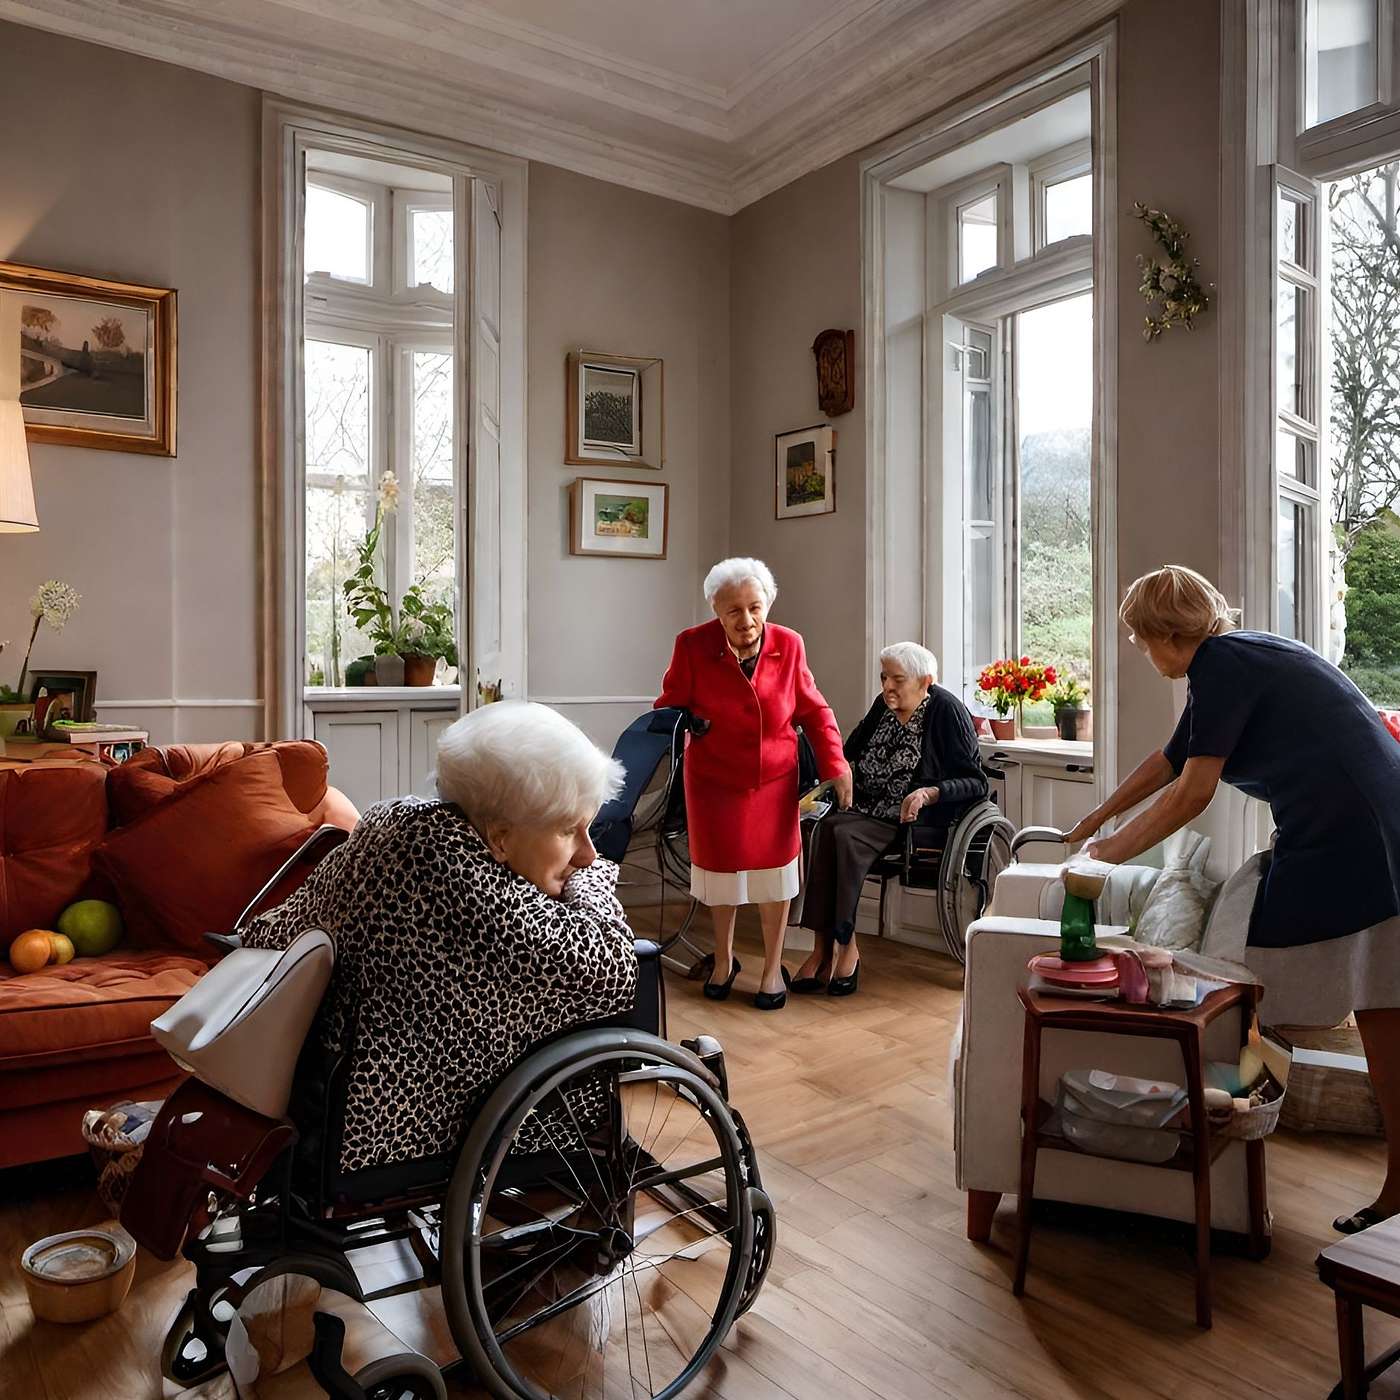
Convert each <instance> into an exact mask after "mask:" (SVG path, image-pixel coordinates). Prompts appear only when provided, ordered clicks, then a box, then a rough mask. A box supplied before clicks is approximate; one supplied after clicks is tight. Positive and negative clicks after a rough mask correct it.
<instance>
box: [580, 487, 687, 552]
mask: <svg viewBox="0 0 1400 1400" xmlns="http://www.w3.org/2000/svg"><path fill="white" fill-rule="evenodd" d="M667 495H668V491H667V487H666V483H665V482H663V481H657V482H651V481H604V480H599V479H598V478H596V477H590V476H581V477H578V478H577V479H576V480H575V481H574V482H573V483H572V484H571V485H570V487H569V553H570V554H612V555H617V556H619V557H622V558H629V559H664V558H665V557H666V535H667V531H668V529H669V528H670V520H669V519H668V515H667V507H668V502H667Z"/></svg>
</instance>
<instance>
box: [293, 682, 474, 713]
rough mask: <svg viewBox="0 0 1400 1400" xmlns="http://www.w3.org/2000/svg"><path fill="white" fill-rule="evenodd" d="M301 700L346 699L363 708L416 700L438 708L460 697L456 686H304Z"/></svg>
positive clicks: (340, 701) (317, 702)
mask: <svg viewBox="0 0 1400 1400" xmlns="http://www.w3.org/2000/svg"><path fill="white" fill-rule="evenodd" d="M301 698H302V701H303V702H304V703H305V704H307V705H343V704H345V703H346V702H347V701H350V702H358V703H360V704H362V705H364V707H365V708H366V709H381V708H383V707H384V706H385V705H394V706H399V705H405V704H412V703H417V704H419V705H420V706H421V707H422V708H425V709H426V708H428V707H429V706H433V707H437V708H442V709H449V708H450V709H454V710H455V709H456V708H457V707H458V706H459V705H460V704H461V700H462V687H461V686H459V685H346V686H329V685H308V686H306V687H304V688H303V690H302V692H301Z"/></svg>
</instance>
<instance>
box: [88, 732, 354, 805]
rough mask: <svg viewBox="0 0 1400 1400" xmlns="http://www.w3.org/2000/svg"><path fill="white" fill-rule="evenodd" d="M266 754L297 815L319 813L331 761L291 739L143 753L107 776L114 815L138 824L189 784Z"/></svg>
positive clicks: (313, 746)
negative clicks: (274, 762) (270, 756)
mask: <svg viewBox="0 0 1400 1400" xmlns="http://www.w3.org/2000/svg"><path fill="white" fill-rule="evenodd" d="M268 752H270V753H272V754H274V755H275V756H276V759H277V766H278V771H279V772H280V773H281V775H282V786H283V787H284V788H285V789H286V792H287V796H288V797H290V798H291V800H292V804H293V805H294V806H295V807H296V809H297V810H298V811H299V812H306V813H315V812H316V811H317V809H318V808H319V807H320V806H321V805H322V804H323V803H324V802H325V800H326V790H327V784H328V782H329V774H330V762H329V760H328V758H327V756H326V751H325V749H324V748H323V747H322V746H321V745H320V744H318V743H316V742H315V741H314V740H311V739H289V740H286V741H283V742H280V743H275V744H247V743H240V742H238V741H230V742H228V743H223V744H171V745H169V746H168V747H166V748H149V749H143V750H142V751H141V752H140V753H138V754H136V755H135V756H133V757H132V758H130V759H128V760H127V761H126V762H125V763H123V764H120V765H119V766H118V767H116V768H114V769H112V771H111V773H110V774H109V775H108V778H107V790H108V800H109V802H110V803H111V806H112V814H113V817H114V819H115V821H116V822H118V823H120V824H121V825H123V826H125V825H127V824H128V823H130V822H134V821H137V820H138V819H139V818H141V817H142V816H144V815H145V813H146V812H148V811H149V810H150V809H151V808H152V807H155V806H157V805H159V804H160V803H161V802H163V801H165V799H166V798H168V797H171V796H173V795H174V794H175V793H176V792H177V791H178V790H179V789H180V788H181V787H183V786H184V785H185V784H187V783H191V782H196V781H198V780H199V779H200V778H203V777H206V776H208V775H209V774H210V773H213V772H215V771H217V770H218V769H220V768H225V767H227V766H228V765H229V764H231V763H240V762H242V761H243V760H244V759H245V758H249V757H252V756H253V755H254V754H259V753H268ZM336 824H337V825H339V824H340V823H339V822H337V823H336Z"/></svg>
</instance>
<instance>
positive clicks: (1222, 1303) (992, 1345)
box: [0, 940, 1400, 1400]
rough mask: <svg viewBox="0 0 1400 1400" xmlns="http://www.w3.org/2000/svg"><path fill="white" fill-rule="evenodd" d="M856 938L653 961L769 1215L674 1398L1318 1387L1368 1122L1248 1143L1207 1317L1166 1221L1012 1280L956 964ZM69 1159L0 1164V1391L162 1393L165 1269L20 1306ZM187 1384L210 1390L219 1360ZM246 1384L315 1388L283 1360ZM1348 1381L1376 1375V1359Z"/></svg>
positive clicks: (1081, 1235)
mask: <svg viewBox="0 0 1400 1400" xmlns="http://www.w3.org/2000/svg"><path fill="white" fill-rule="evenodd" d="M741 951H742V949H741ZM864 957H865V961H864V966H863V968H862V972H861V987H860V991H859V993H858V994H857V995H856V996H855V997H853V998H851V999H849V1000H831V999H828V998H826V997H805V998H804V997H795V998H792V999H791V1000H790V1001H789V1004H788V1006H787V1008H786V1009H785V1010H783V1011H781V1012H777V1013H770V1014H762V1013H759V1012H756V1011H755V1010H754V1009H753V1008H752V1006H751V1005H750V1004H749V997H748V995H747V993H748V992H750V991H752V989H753V986H754V975H753V974H754V973H756V971H757V966H758V962H759V959H758V958H757V957H756V956H752V955H750V954H747V953H746V954H745V958H744V961H745V963H746V964H747V966H746V969H745V971H744V973H743V974H742V975H741V977H740V979H739V983H738V986H737V988H736V992H735V996H734V997H733V998H732V999H731V1000H730V1001H729V1002H728V1003H725V1004H715V1003H710V1002H706V1001H704V1000H703V999H702V998H701V996H700V989H699V985H698V984H697V983H693V982H684V981H681V980H679V979H677V980H674V981H673V982H672V983H671V986H670V1014H671V1034H672V1036H673V1037H675V1038H677V1039H679V1038H680V1037H681V1036H688V1035H692V1034H694V1033H696V1032H698V1031H707V1032H710V1033H712V1034H714V1035H716V1036H718V1037H719V1038H720V1040H721V1041H722V1042H723V1043H724V1046H725V1049H726V1052H727V1056H728V1064H729V1075H730V1083H731V1093H732V1098H733V1100H734V1102H735V1103H736V1104H737V1105H738V1106H739V1107H740V1108H741V1109H742V1111H743V1113H744V1115H745V1117H746V1119H747V1120H748V1123H749V1125H750V1127H751V1128H752V1130H753V1133H754V1137H755V1139H756V1140H757V1142H758V1143H759V1145H760V1148H761V1150H762V1153H763V1158H764V1166H763V1170H764V1181H765V1185H766V1186H767V1187H768V1189H769V1191H770V1193H771V1194H772V1195H773V1196H774V1198H775V1201H776V1203H777V1209H778V1218H779V1232H780V1240H779V1248H778V1251H777V1257H776V1259H775V1262H774V1265H773V1269H772V1272H771V1274H770V1275H769V1279H768V1283H767V1286H766V1288H765V1289H764V1292H763V1294H762V1296H761V1297H760V1298H759V1301H758V1303H757V1305H756V1307H755V1308H754V1310H753V1312H752V1313H750V1314H749V1315H748V1316H747V1317H746V1318H744V1319H743V1320H742V1321H741V1322H740V1323H739V1325H738V1326H737V1327H736V1329H735V1330H734V1332H733V1334H732V1335H731V1336H730V1338H729V1340H728V1342H727V1344H726V1345H725V1347H724V1348H723V1350H722V1351H721V1353H720V1356H719V1357H718V1358H717V1359H716V1360H715V1361H714V1362H713V1363H712V1364H711V1366H710V1368H709V1370H708V1372H707V1373H706V1377H705V1380H704V1382H703V1383H700V1384H697V1385H696V1387H695V1388H694V1391H693V1392H692V1393H693V1394H695V1395H697V1396H706V1397H712V1398H713V1397H724V1400H787V1397H792V1400H870V1397H874V1396H882V1397H894V1398H895V1400H930V1397H934V1398H936V1397H944V1396H950V1397H956V1400H991V1397H1000V1396H1023V1397H1027V1400H1053V1397H1070V1396H1073V1397H1089V1396H1092V1397H1129V1396H1154V1397H1163V1400H1168V1398H1170V1400H1203V1398H1204V1397H1214V1396H1232V1397H1234V1396H1239V1397H1287V1400H1322V1397H1323V1396H1325V1395H1326V1394H1327V1393H1328V1391H1329V1390H1330V1389H1331V1387H1332V1385H1333V1384H1334V1383H1335V1381H1336V1378H1337V1369H1336V1362H1335V1356H1334V1347H1335V1340H1334V1323H1333V1311H1332V1299H1331V1295H1330V1294H1329V1293H1328V1292H1327V1290H1325V1289H1324V1288H1322V1286H1321V1285H1320V1284H1318V1282H1317V1281H1316V1276H1315V1274H1314V1269H1313V1260H1314V1258H1315V1257H1316V1254H1317V1251H1318V1249H1319V1247H1320V1246H1321V1245H1323V1244H1325V1243H1328V1242H1330V1241H1331V1240H1332V1239H1333V1238H1335V1237H1334V1236H1333V1235H1332V1233H1331V1230H1330V1229H1329V1222H1330V1221H1331V1219H1332V1218H1333V1216H1334V1215H1336V1214H1338V1213H1339V1212H1341V1211H1342V1210H1350V1209H1353V1208H1355V1207H1356V1206H1358V1205H1360V1204H1363V1203H1365V1202H1368V1201H1369V1200H1370V1199H1371V1194H1370V1193H1372V1192H1373V1191H1374V1189H1375V1187H1376V1185H1377V1183H1378V1181H1379V1176H1380V1163H1381V1150H1380V1145H1379V1143H1377V1142H1375V1141H1373V1140H1366V1139H1359V1138H1323V1137H1294V1136H1291V1135H1289V1134H1287V1133H1283V1132H1280V1133H1279V1134H1277V1135H1276V1136H1275V1137H1274V1138H1272V1139H1271V1140H1270V1143H1269V1149H1268V1170H1269V1189H1270V1197H1271V1205H1272V1208H1273V1211H1274V1218H1275V1223H1274V1244H1273V1252H1272V1254H1271V1256H1270V1257H1269V1258H1268V1259H1267V1260H1266V1261H1264V1262H1263V1263H1251V1262H1249V1261H1248V1260H1245V1259H1243V1258H1231V1257H1220V1258H1218V1259H1217V1261H1216V1265H1215V1289H1216V1291H1215V1327H1214V1330H1213V1331H1211V1332H1209V1333H1203V1332H1200V1331H1199V1330H1198V1329H1197V1328H1196V1327H1195V1326H1194V1325H1193V1323H1192V1291H1191V1290H1192V1271H1191V1258H1190V1254H1189V1252H1188V1242H1187V1240H1186V1237H1185V1235H1184V1234H1183V1233H1180V1232H1178V1231H1176V1230H1175V1229H1174V1228H1172V1227H1163V1226H1138V1225H1136V1224H1134V1223H1132V1222H1130V1223H1128V1224H1126V1225H1120V1226H1116V1227H1113V1228H1111V1229H1106V1228H1104V1227H1103V1226H1102V1225H1099V1226H1098V1227H1097V1228H1093V1227H1087V1226H1086V1225H1085V1224H1084V1222H1083V1221H1075V1222H1064V1221H1061V1222H1058V1223H1056V1222H1052V1223H1047V1224H1046V1225H1045V1226H1044V1227H1038V1228H1037V1232H1036V1239H1035V1246H1034V1250H1033V1253H1032V1260H1031V1273H1030V1279H1029V1284H1028V1287H1027V1295H1026V1297H1025V1298H1024V1299H1023V1300H1021V1301H1018V1300H1016V1299H1014V1298H1012V1296H1011V1288H1010V1273H1011V1261H1010V1254H1011V1248H1012V1245H1013V1239H1014V1234H1013V1220H1012V1215H1011V1211H1012V1210H1013V1209H1014V1201H1008V1202H1006V1203H1004V1204H1003V1207H1002V1210H1001V1213H1000V1214H999V1216H998V1218H997V1222H996V1226H995V1229H994V1231H993V1236H992V1243H991V1244H990V1245H989V1246H977V1245H973V1244H969V1243H968V1242H967V1240H966V1239H965V1237H964V1234H963V1224H964V1219H963V1209H964V1208H963V1198H962V1196H961V1194H960V1193H959V1192H958V1191H957V1189H956V1188H955V1187H954V1185H953V1144H952V1118H951V1114H950V1111H949V1102H948V1096H949V1075H948V1048H949V1042H950V1039H951V1036H952V1033H953V1028H954V1026H955V1024H956V1020H957V1017H958V1014H959V1006H960V988H961V977H960V973H959V972H958V970H957V969H956V968H955V967H954V966H953V965H952V964H951V963H950V962H947V961H946V960H943V959H940V958H937V957H934V956H933V955H931V954H926V953H923V952H920V951H917V950H913V949H908V948H902V947H900V946H898V945H892V944H880V943H878V942H874V941H869V940H868V941H867V943H866V948H865V954H864ZM796 961H797V959H796V958H790V959H789V964H790V966H795V965H796ZM69 1176H70V1184H69V1185H68V1186H67V1187H66V1188H65V1189H56V1190H55V1189H45V1174H44V1173H38V1174H36V1173H33V1172H30V1173H28V1174H27V1175H26V1176H25V1177H24V1178H23V1179H22V1181H21V1182H20V1183H19V1185H18V1186H16V1185H15V1183H14V1182H10V1183H7V1182H6V1179H5V1178H4V1177H0V1397H4V1400H88V1398H89V1397H91V1400H99V1397H100V1398H101V1400H128V1397H129V1398H130V1400H144V1397H147V1396H159V1395H162V1394H164V1395H167V1396H168V1395H173V1394H175V1393H176V1391H175V1388H174V1387H171V1386H168V1385H165V1386H164V1389H163V1388H162V1385H163V1383H162V1382H161V1381H160V1379H159V1375H158V1356H159V1347H160V1341H161V1337H162V1334H163V1332H164V1328H165V1324H166V1321H167V1320H168V1318H169V1317H170V1315H171V1314H172V1313H173V1311H174V1308H175V1305H176V1303H177V1301H178V1299H179V1298H180V1297H181V1296H182V1295H183V1291H184V1289H185V1288H186V1287H187V1286H188V1283H187V1281H186V1275H187V1272H188V1269H187V1267H186V1266H180V1265H167V1266H161V1265H157V1264H155V1263H154V1262H153V1261H150V1260H148V1259H143V1260H142V1262H141V1267H140V1269H139V1272H138V1274H137V1282H136V1285H135V1287H134V1288H133V1290H132V1293H131V1296H130V1298H129V1299H128V1301H127V1303H126V1305H125V1307H124V1308H123V1309H122V1310H121V1312H120V1313H118V1314H117V1315H115V1316H114V1317H112V1318H109V1319H106V1320H104V1321H103V1322H100V1323H97V1324H93V1325H90V1326H88V1327H86V1328H63V1327H57V1326H52V1325H49V1324H44V1323H36V1322H34V1321H33V1320H32V1318H31V1317H30V1314H29V1311H28V1308H27V1306H26V1302H25V1295H24V1290H23V1285H22V1282H21V1280H20V1278H19V1274H18V1269H17V1259H18V1255H19V1252H20V1250H21V1249H22V1247H23V1246H24V1244H26V1243H27V1242H29V1241H32V1240H34V1239H35V1238H37V1237H39V1236H41V1235H44V1234H47V1233H50V1232H52V1231H55V1230H62V1229H71V1228H75V1227H77V1226H79V1225H84V1224H92V1223H96V1222H98V1221H100V1220H101V1219H102V1216H103V1211H102V1208H101V1206H100V1204H99V1203H98V1201H97V1199H96V1197H95V1195H93V1194H92V1192H91V1190H90V1189H88V1188H86V1187H85V1186H84V1185H82V1184H77V1185H74V1184H71V1178H72V1173H71V1172H70V1173H69ZM50 1179H52V1178H50ZM21 1192H23V1193H26V1194H25V1195H24V1198H17V1197H18V1195H19V1193H21ZM426 1296H427V1295H417V1296H416V1297H415V1298H412V1299H408V1300H405V1299H402V1298H400V1299H394V1300H392V1307H390V1305H381V1316H382V1317H383V1318H384V1320H385V1321H386V1322H387V1323H388V1324H389V1325H390V1326H392V1327H393V1328H394V1329H395V1330H396V1331H397V1332H398V1333H399V1335H401V1336H403V1337H404V1338H405V1339H406V1340H409V1341H411V1342H413V1343H414V1344H416V1345H420V1346H423V1347H424V1348H432V1349H433V1350H434V1351H443V1350H445V1349H446V1348H447V1347H448V1346H449V1344H448V1343H446V1341H445V1340H444V1337H443V1327H442V1323H441V1319H440V1317H439V1316H437V1314H436V1313H432V1312H431V1311H427V1312H425V1311H424V1303H423V1299H424V1298H425V1297H426ZM429 1303H431V1299H429ZM1368 1329H1369V1333H1370V1335H1369V1337H1368V1341H1369V1342H1370V1345H1371V1348H1372V1350H1373V1351H1374V1350H1375V1349H1377V1348H1378V1347H1379V1346H1380V1345H1382V1344H1384V1345H1389V1344H1390V1343H1391V1342H1393V1341H1396V1340H1397V1339H1400V1326H1397V1325H1396V1324H1392V1323H1388V1322H1387V1321H1386V1320H1384V1319H1372V1318H1371V1317H1370V1316H1368ZM198 1393H199V1394H200V1395H201V1396H203V1397H214V1396H220V1397H225V1396H231V1395H232V1390H231V1387H229V1386H228V1384H227V1382H220V1383H214V1384H211V1385H210V1386H207V1387H205V1388H204V1389H203V1390H201V1391H200V1392H198ZM261 1393H263V1394H266V1395H275V1396H276V1397H283V1396H300V1395H305V1396H312V1395H318V1394H320V1392H319V1390H318V1389H317V1388H316V1387H315V1386H314V1384H313V1383H311V1382H310V1381H309V1380H307V1379H305V1374H304V1368H299V1369H298V1370H297V1371H294V1372H289V1373H287V1375H285V1376H284V1377H281V1378H279V1380H278V1381H277V1382H276V1384H275V1385H274V1386H273V1387H269V1388H266V1389H265V1390H264V1391H263V1392H261ZM190 1394H194V1392H190ZM1372 1394H1373V1395H1376V1396H1397V1395H1400V1376H1394V1377H1393V1378H1389V1379H1387V1380H1385V1381H1383V1382H1382V1383H1380V1384H1378V1385H1377V1386H1375V1387H1374V1388H1373V1390H1372Z"/></svg>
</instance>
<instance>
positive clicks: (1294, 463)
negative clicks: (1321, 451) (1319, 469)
mask: <svg viewBox="0 0 1400 1400" xmlns="http://www.w3.org/2000/svg"><path fill="white" fill-rule="evenodd" d="M1275 455H1276V456H1277V458H1278V474H1279V475H1280V476H1281V477H1285V478H1287V479H1290V480H1293V481H1301V482H1303V483H1304V484H1305V485H1307V486H1314V485H1316V472H1315V468H1314V463H1315V462H1316V459H1317V444H1316V443H1313V442H1310V441H1309V440H1308V439H1307V438H1301V437H1299V436H1297V434H1296V433H1290V432H1289V431H1288V429H1286V428H1279V429H1278V449H1277V452H1276V454H1275Z"/></svg>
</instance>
